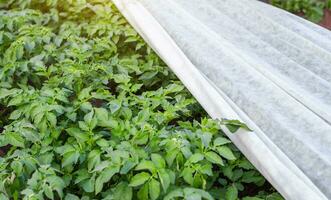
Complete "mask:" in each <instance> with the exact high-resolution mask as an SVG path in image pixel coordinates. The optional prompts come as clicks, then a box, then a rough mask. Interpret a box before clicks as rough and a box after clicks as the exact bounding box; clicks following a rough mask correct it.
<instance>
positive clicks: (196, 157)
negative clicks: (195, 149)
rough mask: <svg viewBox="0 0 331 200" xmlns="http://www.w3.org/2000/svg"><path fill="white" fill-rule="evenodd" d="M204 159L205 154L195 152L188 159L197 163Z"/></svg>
mask: <svg viewBox="0 0 331 200" xmlns="http://www.w3.org/2000/svg"><path fill="white" fill-rule="evenodd" d="M203 159H204V156H203V155H202V154H201V153H195V154H193V155H192V156H191V157H190V158H189V160H188V161H189V162H191V163H197V162H199V161H201V160H203Z"/></svg>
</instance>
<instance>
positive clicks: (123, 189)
mask: <svg viewBox="0 0 331 200" xmlns="http://www.w3.org/2000/svg"><path fill="white" fill-rule="evenodd" d="M114 199H115V200H117V199H118V200H120V199H121V200H131V199H132V188H131V187H129V185H128V183H126V182H121V183H119V184H118V185H117V186H116V188H115V191H114Z"/></svg>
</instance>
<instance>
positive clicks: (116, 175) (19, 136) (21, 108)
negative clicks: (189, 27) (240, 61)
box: [0, 0, 282, 200]
mask: <svg viewBox="0 0 331 200" xmlns="http://www.w3.org/2000/svg"><path fill="white" fill-rule="evenodd" d="M0 7H1V8H2V9H1V10H0V52H1V54H0V108H1V110H0V131H2V133H1V134H0V147H2V148H3V149H6V151H7V152H6V155H5V156H3V157H0V199H1V200H6V199H29V200H34V199H66V200H76V199H84V200H88V199H124V200H130V199H153V200H154V199H162V198H164V199H169V200H171V199H229V200H231V199H238V198H239V197H240V198H241V197H244V196H249V195H252V196H254V197H246V198H244V199H282V198H281V197H280V196H279V195H278V194H277V193H274V190H273V189H272V188H271V187H270V186H268V185H267V183H266V182H265V180H264V178H263V177H262V176H261V175H260V174H259V173H258V172H257V171H256V170H255V169H254V167H253V166H252V165H251V164H250V163H249V162H248V161H247V159H246V158H244V157H243V155H242V154H241V153H240V152H239V151H238V149H236V148H235V146H234V145H233V144H232V143H231V142H230V141H229V140H228V139H227V138H226V137H225V135H224V133H223V132H222V130H220V129H219V124H218V122H216V121H213V120H211V119H208V118H207V115H206V113H205V112H204V111H203V110H202V108H201V107H200V105H199V104H198V103H197V102H196V100H195V99H194V98H193V97H192V96H191V95H190V94H189V93H188V91H187V90H186V89H185V88H184V87H183V85H182V84H181V83H180V82H179V81H178V80H177V78H176V77H175V76H174V74H173V73H171V72H170V71H169V69H168V68H167V67H166V66H165V64H164V63H162V61H161V60H160V59H159V58H158V57H157V55H156V54H155V53H154V52H153V51H152V50H151V49H150V48H149V47H148V46H147V45H146V44H145V42H144V41H143V40H142V39H141V38H140V37H139V36H138V35H137V33H136V32H135V31H134V30H133V29H132V28H131V27H130V26H129V25H128V23H127V22H126V21H125V20H124V19H123V17H122V16H121V15H120V14H119V12H118V11H117V10H116V8H115V7H114V5H113V4H112V3H111V2H110V1H108V0H15V1H14V0H2V1H0ZM223 123H225V124H226V125H227V126H228V127H229V129H230V128H231V130H232V131H235V130H237V129H238V128H240V127H242V128H247V127H246V126H245V125H243V124H242V123H240V122H238V121H236V120H232V121H231V120H230V121H225V122H223ZM4 147H5V148H4ZM252 189H253V190H255V191H253V192H252Z"/></svg>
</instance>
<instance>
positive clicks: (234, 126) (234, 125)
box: [221, 119, 252, 133]
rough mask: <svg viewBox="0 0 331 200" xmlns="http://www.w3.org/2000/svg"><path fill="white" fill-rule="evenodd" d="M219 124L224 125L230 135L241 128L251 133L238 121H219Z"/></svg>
mask: <svg viewBox="0 0 331 200" xmlns="http://www.w3.org/2000/svg"><path fill="white" fill-rule="evenodd" d="M221 124H223V125H225V126H226V127H227V128H228V129H229V131H230V132H231V133H235V132H237V131H238V129H239V128H242V129H244V130H247V131H252V130H251V129H250V128H249V127H248V126H247V125H246V124H244V123H242V122H241V121H239V120H228V119H223V120H222V121H221Z"/></svg>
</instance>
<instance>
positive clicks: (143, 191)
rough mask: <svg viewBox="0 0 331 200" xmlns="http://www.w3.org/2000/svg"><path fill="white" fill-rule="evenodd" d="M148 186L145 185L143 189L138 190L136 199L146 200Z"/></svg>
mask: <svg viewBox="0 0 331 200" xmlns="http://www.w3.org/2000/svg"><path fill="white" fill-rule="evenodd" d="M148 192H149V190H148V184H145V185H144V186H143V187H141V188H140V190H139V191H138V195H137V196H138V199H140V200H145V199H148Z"/></svg>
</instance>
